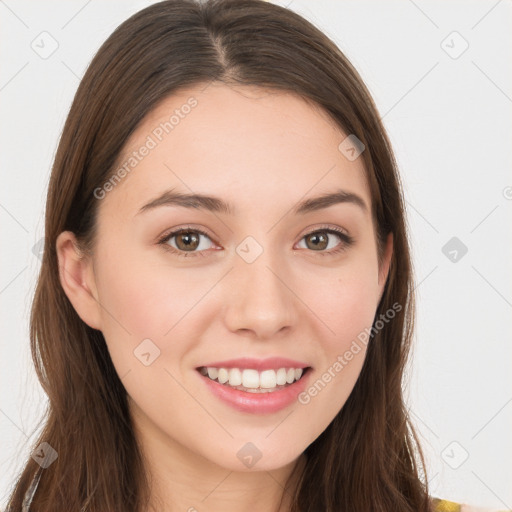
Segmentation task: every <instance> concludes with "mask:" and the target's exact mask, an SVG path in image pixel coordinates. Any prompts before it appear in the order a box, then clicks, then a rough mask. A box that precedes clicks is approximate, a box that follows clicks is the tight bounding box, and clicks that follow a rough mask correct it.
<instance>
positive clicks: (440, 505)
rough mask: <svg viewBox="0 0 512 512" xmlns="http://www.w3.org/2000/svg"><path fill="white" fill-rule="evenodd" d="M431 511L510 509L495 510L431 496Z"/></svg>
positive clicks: (456, 511)
mask: <svg viewBox="0 0 512 512" xmlns="http://www.w3.org/2000/svg"><path fill="white" fill-rule="evenodd" d="M432 503H433V505H434V509H433V512H512V510H497V509H495V508H481V507H474V506H471V505H463V504H462V505H461V504H459V503H455V502H453V501H448V500H441V499H439V498H433V499H432Z"/></svg>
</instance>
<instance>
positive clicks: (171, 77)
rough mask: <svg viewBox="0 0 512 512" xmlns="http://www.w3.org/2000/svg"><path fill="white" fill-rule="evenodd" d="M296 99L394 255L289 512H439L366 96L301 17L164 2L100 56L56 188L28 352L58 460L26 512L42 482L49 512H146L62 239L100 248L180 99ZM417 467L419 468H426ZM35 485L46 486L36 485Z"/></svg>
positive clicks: (400, 215)
mask: <svg viewBox="0 0 512 512" xmlns="http://www.w3.org/2000/svg"><path fill="white" fill-rule="evenodd" d="M212 80H215V81H218V82H223V83H226V84H239V85H256V86H262V87H265V88H268V89H273V90H278V91H279V90H281V91H285V92H291V93H295V94H298V95H300V96H301V97H303V98H305V99H307V100H308V101H312V102H314V104H315V105H317V106H319V107H321V108H322V109H323V110H324V111H325V112H327V113H328V114H329V116H330V117H331V118H332V119H333V120H334V121H335V122H336V123H337V125H338V126H339V127H340V128H341V129H342V130H343V131H344V132H345V133H346V134H354V135H356V136H357V138H358V139H360V140H361V141H362V142H363V144H364V145H365V147H366V149H365V151H364V152H363V153H362V158H363V159H364V164H365V168H366V172H367V179H368V183H369V187H370V191H371V196H372V210H373V217H374V222H375V226H376V233H377V242H378V252H379V262H381V261H382V259H381V258H382V253H383V246H384V242H385V240H386V237H387V235H388V234H389V233H392V234H393V242H394V251H393V256H392V260H391V266H390V271H389V276H388V280H387V283H386V286H385V289H384V293H383V295H382V298H381V301H380V303H379V306H378V308H377V311H376V315H375V320H374V324H375V322H376V321H377V319H378V318H380V317H381V315H382V314H384V313H385V312H386V311H388V310H390V309H393V304H400V305H401V306H403V307H402V308H400V311H396V316H395V317H394V319H393V321H392V322H389V323H388V324H387V325H386V327H385V328H384V329H380V330H375V331H374V330H372V336H371V339H370V342H369V344H368V351H367V354H366V359H365V362H364V365H363V368H362V371H361V374H360V376H359V378H358V380H357V382H356V385H355V387H354V389H353V391H352V393H351V395H350V396H349V398H348V400H347V402H346V403H345V405H344V406H343V408H342V409H341V410H340V411H339V413H338V414H337V416H336V417H335V418H334V419H333V421H332V422H331V423H330V425H329V426H328V427H327V428H326V429H325V431H324V432H323V433H322V434H321V435H320V436H319V437H318V438H317V439H316V440H315V441H314V442H312V443H311V444H310V445H309V446H308V447H307V449H306V450H305V453H306V458H307V462H306V464H305V466H304V468H303V471H302V472H301V474H300V478H299V480H298V481H299V485H298V487H297V491H296V493H295V494H294V497H293V506H292V511H293V512H299V511H314V512H318V511H320V510H322V511H330V512H335V511H342V510H343V511H352V512H357V511H361V512H368V511H370V510H371V511H373V512H379V511H382V512H383V511H393V512H405V511H408V512H413V511H414V512H422V511H427V510H429V509H430V499H429V496H428V489H427V483H426V482H423V481H422V474H423V471H422V469H423V468H424V460H423V455H422V452H421V448H420V446H419V442H418V438H417V436H416V434H415V432H414V429H413V426H412V424H411V422H410V420H409V417H408V414H407V409H406V407H405V405H404V399H403V395H402V378H403V374H404V368H405V365H406V362H407V358H408V351H409V347H410V342H411V337H412V330H413V312H414V300H413V288H412V268H411V260H410V253H409V248H408V241H407V235H406V226H405V220H404V208H403V198H402V196H401V194H402V192H401V187H400V182H399V176H398V173H397V165H396V162H395V159H394V156H393V152H392V149H391V146H390V143H389V140H388V137H387V135H386V132H385V130H384V128H383V125H382V123H381V120H380V118H379V115H378V112H377V109H376V107H375V105H374V102H373V100H372V98H371V97H370V94H369V92H368V90H367V88H366V87H365V85H364V83H363V81H362V79H361V78H360V76H359V74H358V73H357V71H356V70H355V69H354V67H353V66H352V65H351V64H350V62H349V61H348V60H347V58H346V57H345V56H344V55H343V53H342V52H341V51H340V50H339V49H338V48H337V47H336V45H335V44H334V43H333V42H332V41H331V40H330V39H329V38H328V37H326V36H325V35H324V34H323V33H322V32H321V31H319V30H318V29H317V28H315V27H314V26H313V25H312V24H311V23H309V22H308V21H306V20H305V19H304V18H302V17H301V16H299V15H298V14H296V13H294V12H292V11H290V10H288V9H286V8H283V7H279V6H277V5H274V4H272V3H268V2H265V1H263V0H234V1H233V0H210V1H207V2H204V3H199V2H196V1H193V0H169V1H164V2H160V3H156V4H153V5H151V6H149V7H147V8H145V9H143V10H141V11H140V12H138V13H136V14H135V15H133V16H132V17H130V18H129V19H128V20H126V21H125V22H124V23H122V24H121V25H120V26H119V27H118V28H117V29H116V30H115V31H114V32H113V34H112V35H111V36H110V37H109V38H108V39H107V40H106V41H105V43H104V44H103V45H102V46H101V48H100V49H99V51H98V52H97V54H96V55H95V57H94V59H93V60H92V62H91V64H90V65H89V67H88V69H87V72H86V73H85V75H84V77H83V79H82V81H81V83H80V86H79V87H78V90H77V92H76V95H75V98H74V101H73V103H72V106H71V109H70V112H69V115H68V118H67V120H66V123H65V126H64V129H63V133H62V136H61V140H60V144H59V147H58V151H57V154H56V157H55V162H54V165H53V169H52V174H51V179H50V183H49V189H48V196H47V203H46V219H45V245H44V254H43V258H42V266H41V270H40V275H39V279H38V283H37V288H36V291H35V297H34V301H33V306H32V312H31V321H30V340H31V351H32V358H33V361H34V364H35V368H36V371H37V375H38V378H39V380H40V382H41V385H42V387H43V389H44V391H45V393H46V394H47V395H48V399H49V406H48V410H47V413H46V416H45V423H44V428H43V430H42V432H41V434H40V436H39V438H38V440H37V441H36V443H35V445H34V446H38V445H39V444H40V443H42V442H47V443H48V444H49V445H50V446H51V447H53V448H54V449H55V450H56V451H57V453H58V458H57V459H56V460H55V461H54V462H53V463H52V464H51V465H50V466H49V467H48V468H47V469H44V470H42V471H41V470H40V466H39V465H38V463H36V462H35V461H34V460H33V459H32V458H29V459H28V462H27V463H26V466H25V467H24V469H23V471H22V472H21V475H20V476H19V478H18V479H17V481H16V486H15V488H14V490H13V492H12V495H11V497H10V501H9V503H8V510H10V511H11V512H19V511H21V508H22V501H23V497H24V495H25V493H26V492H27V489H28V488H29V485H30V483H31V482H32V481H33V478H34V476H36V475H38V474H39V475H40V481H39V485H38V488H37V492H36V493H35V496H34V498H33V501H32V507H33V510H35V511H38V512H50V511H52V512H61V511H62V510H73V511H80V510H88V511H91V512H106V511H115V512H120V511H123V512H143V510H144V507H146V506H147V504H148V503H149V501H148V500H149V496H150V485H149V482H148V480H147V475H146V473H145V469H144V464H143V457H142V454H141V452H140V451H139V446H138V444H137V442H136V438H135V435H134V430H133V425H132V422H131V418H130V415H129V409H128V404H127V396H126V390H125V389H124V387H123V385H122V383H121V380H120V378H119V376H118V374H117V373H116V370H115V368H114V366H113V364H112V361H111V359H110V356H109V352H108V350H107V347H106V343H105V340H104V338H103V335H102V333H101V332H100V331H98V330H95V329H92V328H90V327H89V326H88V325H86V324H85V323H84V322H83V321H82V320H81V319H80V318H79V316H78V315H77V313H76V311H75V310H74V308H73V306H72V305H71V303H70V302H69V300H68V298H67V296H66V295H65V293H64V291H63V289H62V287H61V284H60V281H59V269H58V259H57V254H56V249H55V243H56V239H57V236H58V235H59V234H60V233H61V232H62V231H65V230H70V231H73V232H74V233H75V235H76V236H77V239H78V240H79V242H80V244H81V247H82V248H83V250H84V252H88V251H90V250H91V249H92V248H93V242H94V236H95V227H96V220H97V219H96V215H97V207H98V200H97V198H96V197H95V195H94V190H95V189H96V188H97V187H101V186H102V185H103V184H104V183H105V181H106V180H107V179H108V176H109V175H110V174H111V173H112V172H113V171H114V168H115V164H116V162H117V159H118V157H119V155H120V153H121V150H122V149H123V147H124V145H125V143H126V141H127V139H128V137H129V136H130V135H131V134H132V133H133V132H134V130H135V129H136V128H137V126H138V125H139V123H140V122H141V120H142V119H143V118H144V117H145V116H146V115H147V114H148V113H149V112H150V111H151V110H152V109H153V108H154V107H155V106H156V105H157V104H158V102H160V101H161V100H163V99H164V98H166V97H167V96H169V95H171V94H173V93H175V92H176V91H177V90H178V89H186V88H187V86H192V85H196V84H202V83H204V84H205V85H206V84H207V83H208V82H210V81H212ZM418 460H419V462H420V463H421V465H419V463H418ZM38 470H39V473H38Z"/></svg>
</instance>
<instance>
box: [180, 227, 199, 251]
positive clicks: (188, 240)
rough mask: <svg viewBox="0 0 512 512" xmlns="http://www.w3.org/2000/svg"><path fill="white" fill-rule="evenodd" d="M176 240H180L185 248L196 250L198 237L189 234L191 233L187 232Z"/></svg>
mask: <svg viewBox="0 0 512 512" xmlns="http://www.w3.org/2000/svg"><path fill="white" fill-rule="evenodd" d="M178 240H181V241H182V242H183V243H184V245H185V247H186V248H192V249H196V248H197V244H198V241H199V237H197V236H196V235H194V234H191V232H189V231H188V232H186V233H182V234H181V235H180V236H179V237H178Z"/></svg>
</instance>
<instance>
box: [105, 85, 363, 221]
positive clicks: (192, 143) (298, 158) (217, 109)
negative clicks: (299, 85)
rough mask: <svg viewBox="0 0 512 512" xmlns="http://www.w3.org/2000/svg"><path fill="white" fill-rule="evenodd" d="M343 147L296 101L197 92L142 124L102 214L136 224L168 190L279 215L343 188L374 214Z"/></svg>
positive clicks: (249, 92)
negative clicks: (111, 211)
mask: <svg viewBox="0 0 512 512" xmlns="http://www.w3.org/2000/svg"><path fill="white" fill-rule="evenodd" d="M346 137H347V134H345V133H343V131H342V130H341V129H340V128H339V127H338V126H337V125H336V123H335V122H334V121H333V120H332V119H331V118H330V117H329V116H328V115H327V113H326V112H324V111H323V110H322V109H321V108H320V107H318V106H316V105H315V104H314V103H312V102H308V101H306V100H304V99H303V98H301V97H299V96H297V95H295V94H291V93H287V92H283V91H275V90H269V89H263V88H258V87H247V86H243V87H240V86H237V87H231V86H227V85H224V84H217V83H213V84H210V85H208V86H205V85H204V84H203V85H201V86H195V87H192V88H189V89H186V90H182V91H179V92H177V93H175V94H172V95H171V96H169V97H167V98H164V99H163V100H162V101H161V102H160V103H159V104H158V106H157V107H156V108H154V109H153V110H152V111H151V112H150V113H149V114H148V115H147V116H146V117H145V118H144V119H143V121H142V122H141V123H140V125H139V126H138V128H137V130H136V131H135V132H134V133H133V134H132V136H131V137H130V138H129V140H128V141H127V143H126V144H125V146H124V148H123V151H122V152H121V154H120V157H119V158H118V161H117V165H116V167H115V168H114V172H116V171H117V170H119V169H121V168H122V167H123V168H124V169H125V172H123V173H121V174H122V175H123V178H122V179H120V180H119V182H118V183H117V184H116V185H115V186H114V187H113V190H112V191H110V192H108V194H107V198H106V199H107V200H105V201H102V202H101V203H102V204H101V205H100V207H101V208H110V207H112V208H115V210H116V211H117V212H119V211H120V210H123V214H125V215H126V214H130V215H132V214H135V213H136V210H138V209H139V208H140V207H141V206H142V204H144V203H145V202H147V200H148V199H150V198H151V197H153V196H154V195H155V194H158V193H162V192H163V191H165V190H167V189H170V188H174V187H176V188H178V189H179V190H181V191H183V192H201V193H209V194H211V195H216V196H220V197H229V200H230V202H231V203H234V204H236V205H237V206H238V205H240V207H241V208H243V207H244V206H247V207H249V206H250V205H251V204H259V205H261V204H264V205H267V206H270V205H279V204H280V205H281V207H280V209H281V210H282V208H283V204H285V203H286V204H288V203H289V202H293V201H298V200H300V199H304V198H305V197H308V196H309V195H314V194H315V193H317V192H330V191H333V190H334V189H339V188H343V189H344V190H347V191H349V192H355V193H357V194H358V195H361V196H363V197H364V198H365V201H366V202H367V204H368V206H370V204H371V201H370V197H369V190H368V186H367V180H366V175H365V169H364V164H363V161H362V158H357V159H356V160H354V161H349V160H348V159H347V158H346V157H345V156H344V154H343V153H342V152H341V151H340V150H339V145H340V143H341V142H342V141H343V140H344V139H345V138H346ZM145 148H146V149H145ZM309 191H310V192H309ZM107 205H110V207H109V206H107ZM237 210H238V208H237Z"/></svg>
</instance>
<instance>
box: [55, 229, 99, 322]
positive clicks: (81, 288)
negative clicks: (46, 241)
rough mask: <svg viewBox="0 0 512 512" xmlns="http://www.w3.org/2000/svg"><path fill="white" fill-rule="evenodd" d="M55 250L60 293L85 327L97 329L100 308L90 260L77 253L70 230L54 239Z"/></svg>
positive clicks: (74, 239) (74, 240)
mask: <svg viewBox="0 0 512 512" xmlns="http://www.w3.org/2000/svg"><path fill="white" fill-rule="evenodd" d="M56 250H57V257H58V261H59V278H60V282H61V285H62V288H63V289H64V293H65V294H66V295H67V297H68V299H69V301H70V302H71V304H72V305H73V307H74V308H75V311H76V312H77V313H78V316H79V317H80V318H81V319H82V320H83V321H84V322H85V323H86V324H87V325H88V326H89V327H92V328H93V329H99V330H101V315H100V312H101V311H100V309H101V306H100V303H99V301H98V294H97V290H96V284H95V282H94V272H93V268H92V260H91V259H90V258H86V257H85V256H84V255H83V254H82V253H81V251H80V250H79V248H78V245H77V242H76V237H75V235H74V233H72V232H71V231H63V232H62V233H61V234H60V235H59V236H58V237H57V241H56Z"/></svg>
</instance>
